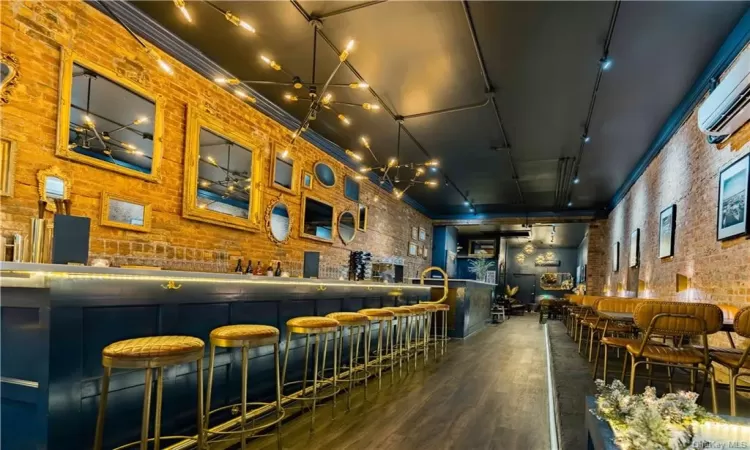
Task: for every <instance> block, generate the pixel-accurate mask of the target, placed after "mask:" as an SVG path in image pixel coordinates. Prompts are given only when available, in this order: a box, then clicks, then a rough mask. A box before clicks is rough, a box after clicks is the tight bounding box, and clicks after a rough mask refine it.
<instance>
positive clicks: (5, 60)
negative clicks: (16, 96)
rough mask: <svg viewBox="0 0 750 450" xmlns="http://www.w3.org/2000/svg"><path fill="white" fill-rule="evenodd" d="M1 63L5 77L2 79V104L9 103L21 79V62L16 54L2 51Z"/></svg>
mask: <svg viewBox="0 0 750 450" xmlns="http://www.w3.org/2000/svg"><path fill="white" fill-rule="evenodd" d="M0 65H1V66H2V71H3V78H2V81H0V105H7V104H8V102H10V97H11V95H12V94H13V91H14V90H15V89H16V87H18V82H19V81H20V79H21V71H20V64H19V63H18V58H17V57H16V56H15V55H14V54H12V53H6V52H2V57H1V58H0Z"/></svg>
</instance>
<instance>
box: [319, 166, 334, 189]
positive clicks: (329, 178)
mask: <svg viewBox="0 0 750 450" xmlns="http://www.w3.org/2000/svg"><path fill="white" fill-rule="evenodd" d="M314 172H315V178H317V179H318V183H320V184H321V185H322V186H325V187H332V186H333V185H334V184H336V174H335V173H334V172H333V169H332V168H331V166H329V165H328V164H326V163H324V162H318V163H316V164H315V169H314Z"/></svg>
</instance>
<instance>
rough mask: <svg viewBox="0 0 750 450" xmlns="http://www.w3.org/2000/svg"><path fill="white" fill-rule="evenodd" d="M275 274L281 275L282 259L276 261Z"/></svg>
mask: <svg viewBox="0 0 750 450" xmlns="http://www.w3.org/2000/svg"><path fill="white" fill-rule="evenodd" d="M273 276H275V277H280V276H281V261H279V262H277V263H276V271H275V272H274V273H273Z"/></svg>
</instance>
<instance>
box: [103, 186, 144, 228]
mask: <svg viewBox="0 0 750 450" xmlns="http://www.w3.org/2000/svg"><path fill="white" fill-rule="evenodd" d="M99 224H100V225H102V226H106V227H115V228H122V229H125V230H132V231H145V232H147V231H151V205H148V204H144V203H140V202H138V201H136V200H133V199H130V198H127V197H122V196H119V195H115V194H109V193H107V192H102V196H101V204H100V212H99Z"/></svg>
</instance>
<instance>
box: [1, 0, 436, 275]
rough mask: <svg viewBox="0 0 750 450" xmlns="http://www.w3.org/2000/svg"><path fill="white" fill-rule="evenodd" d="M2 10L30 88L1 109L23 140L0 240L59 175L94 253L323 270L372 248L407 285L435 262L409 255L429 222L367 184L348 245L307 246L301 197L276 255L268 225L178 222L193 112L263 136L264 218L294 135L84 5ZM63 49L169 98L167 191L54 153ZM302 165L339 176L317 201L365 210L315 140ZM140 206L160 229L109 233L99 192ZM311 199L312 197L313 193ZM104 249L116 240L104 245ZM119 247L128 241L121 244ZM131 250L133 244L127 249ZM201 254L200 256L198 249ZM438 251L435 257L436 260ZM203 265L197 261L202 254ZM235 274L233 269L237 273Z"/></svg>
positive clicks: (292, 199)
mask: <svg viewBox="0 0 750 450" xmlns="http://www.w3.org/2000/svg"><path fill="white" fill-rule="evenodd" d="M0 7H1V8H2V9H1V10H0V12H1V14H0V16H1V17H0V20H2V34H1V35H0V46H1V47H2V50H3V51H4V52H9V53H13V54H15V55H16V56H17V57H18V59H19V62H20V66H21V68H20V72H21V77H22V78H21V81H20V85H19V86H18V87H17V88H16V90H15V92H14V95H13V97H12V99H11V102H10V104H8V105H6V106H3V107H2V108H1V109H0V114H2V117H1V118H0V128H1V129H2V137H3V138H8V139H11V140H14V141H16V142H17V146H18V154H17V160H16V171H15V194H14V197H12V198H8V197H3V198H2V200H0V201H2V211H1V213H2V216H1V219H2V226H1V229H2V233H3V235H7V234H9V233H13V232H21V233H23V234H26V235H28V232H29V218H30V217H32V216H34V215H35V214H36V208H37V206H36V204H37V200H38V194H37V178H36V174H37V172H38V171H39V170H41V169H46V168H48V167H50V166H59V167H60V168H61V169H62V170H63V172H64V173H66V174H67V175H68V176H69V177H70V178H71V180H72V196H71V197H72V201H73V214H75V215H81V216H88V217H90V218H92V228H91V234H92V248H91V251H92V252H93V253H97V254H98V253H108V254H111V253H113V252H119V253H122V252H123V247H127V248H128V251H135V252H141V251H142V252H144V253H147V252H149V251H152V250H154V248H155V247H156V246H160V247H159V248H163V249H164V252H165V254H166V252H169V254H168V255H167V256H168V257H169V256H171V255H172V254H174V256H175V257H177V256H179V255H177V254H176V252H178V251H179V249H178V250H175V247H177V248H179V247H183V246H184V247H189V248H191V249H202V250H203V252H204V253H205V255H204V256H203V258H204V259H206V260H210V259H211V258H213V257H214V256H215V253H214V251H216V250H227V251H229V255H230V257H231V258H232V259H236V258H237V257H239V256H243V257H245V258H248V257H249V258H251V259H252V260H253V261H256V260H258V259H259V258H260V259H262V260H263V261H264V263H267V262H268V261H269V260H271V259H274V260H283V261H302V255H303V252H304V251H305V250H308V251H320V252H321V259H322V262H323V263H325V264H327V265H329V266H336V265H339V264H346V263H347V261H348V254H349V251H350V250H368V251H371V252H372V253H373V254H374V255H376V256H383V257H389V256H400V257H403V258H404V260H405V266H406V267H405V275H406V276H413V275H415V274H416V273H417V271H418V270H420V269H421V268H423V267H426V266H427V265H428V263H429V259H423V258H421V257H408V256H407V250H408V242H409V239H410V227H411V226H421V227H424V228H426V229H427V230H428V231H427V235H428V236H427V237H428V240H427V241H426V242H424V244H425V245H426V246H427V247H428V248H431V245H432V224H431V221H430V220H429V219H428V218H427V217H425V216H424V215H422V214H420V213H419V212H417V211H416V210H414V209H413V208H411V207H409V206H407V205H405V204H404V203H403V202H400V201H398V200H396V199H395V198H393V197H392V196H391V195H389V194H387V193H386V192H384V191H382V190H381V189H379V188H378V187H376V186H375V185H374V184H372V183H370V182H362V184H361V194H360V197H361V200H360V201H361V202H362V203H364V204H366V205H367V206H368V207H369V217H368V227H367V231H366V232H364V233H362V232H357V235H356V238H355V240H354V241H353V242H352V243H351V244H350V245H348V246H345V245H343V244H342V243H341V241H340V240H339V239H338V238H337V237H336V239H335V241H334V243H333V244H324V243H319V242H316V241H312V240H308V239H301V238H299V209H300V208H299V205H300V200H301V193H302V192H304V190H303V189H300V192H299V193H298V194H297V195H290V194H286V193H285V194H283V198H284V200H285V202H287V204H289V206H290V209H291V210H292V212H293V214H294V218H293V219H294V223H293V224H292V231H291V240H290V242H289V243H288V244H286V245H276V244H274V243H272V242H271V241H270V240H269V238H268V237H267V234H266V230H265V224H263V229H262V230H261V231H260V232H258V233H250V232H246V231H238V230H234V229H230V228H226V227H221V226H216V225H211V224H206V223H202V222H195V221H191V220H187V219H184V218H183V217H181V213H182V211H181V210H182V194H183V155H184V151H185V128H186V110H187V105H188V104H190V105H194V106H198V107H201V108H210V110H211V111H214V112H215V114H214V115H215V116H216V117H218V118H219V119H220V120H222V121H225V122H227V123H229V124H231V125H232V126H236V127H238V128H240V129H242V130H243V131H244V132H246V133H248V134H252V135H255V136H257V137H258V138H259V139H260V140H262V141H263V142H264V143H265V145H264V146H263V148H260V149H256V150H257V151H261V152H262V162H263V168H262V173H263V180H262V186H263V188H262V211H265V208H266V207H267V206H268V205H269V204H270V203H271V202H273V201H274V200H275V199H276V198H277V197H279V195H280V194H281V192H280V191H277V190H275V189H273V188H271V187H269V186H268V178H269V171H270V170H269V167H270V166H269V164H270V158H271V150H270V148H271V144H272V143H277V144H281V143H283V142H287V140H288V138H289V135H290V131H289V130H288V129H286V128H285V127H283V126H282V125H280V124H278V123H277V122H275V121H273V120H272V119H271V118H269V117H267V116H265V115H264V114H262V113H260V112H259V111H257V110H256V109H254V108H253V107H252V106H249V105H246V104H244V103H243V102H242V101H241V100H239V99H238V98H236V97H235V96H233V95H232V94H230V93H228V92H227V91H225V90H223V89H222V88H220V87H218V86H216V85H215V84H214V83H212V82H211V81H209V80H207V79H205V78H203V77H202V76H200V75H198V74H197V73H195V72H193V71H192V70H190V69H189V68H187V67H185V66H183V65H182V64H180V63H178V62H177V61H176V60H173V59H172V58H170V57H169V56H166V55H162V56H163V57H164V58H165V61H167V62H168V63H169V64H170V65H171V66H172V67H173V68H174V71H175V74H174V75H173V76H169V75H166V74H164V73H162V72H160V71H159V69H158V68H157V67H156V65H155V64H154V62H153V61H151V60H150V59H149V58H148V57H147V56H146V55H145V54H144V53H143V52H142V51H141V50H140V47H139V46H138V45H137V44H136V42H135V41H134V40H133V38H132V37H130V36H129V35H128V34H127V32H126V31H125V30H124V29H123V28H122V27H120V26H119V25H118V24H117V23H116V22H114V21H112V20H111V19H109V18H108V17H106V16H105V15H103V14H101V13H100V12H98V11H97V10H95V9H94V8H92V7H90V6H88V5H86V4H84V3H83V2H78V1H70V2H62V1H56V2H29V1H26V2H24V1H3V2H2V4H1V6H0ZM60 46H62V47H65V48H68V49H71V50H73V51H74V52H76V53H79V54H81V55H82V56H84V57H85V58H87V59H89V60H92V61H94V62H96V63H98V64H100V65H103V66H105V67H108V68H110V69H111V70H114V71H116V72H118V73H119V74H124V75H126V76H128V77H130V78H131V79H132V80H133V81H134V82H137V83H139V84H140V85H142V86H144V87H145V88H146V89H147V90H149V91H151V92H152V93H154V94H161V95H163V96H164V98H165V99H166V112H165V127H164V146H163V148H164V152H163V153H164V156H163V161H162V169H161V170H162V179H163V181H162V182H161V183H159V184H156V183H149V182H145V181H142V180H140V179H137V178H133V177H128V176H125V175H121V174H118V173H115V172H111V171H107V170H102V169H99V168H96V167H92V166H89V165H86V164H81V163H76V162H72V161H67V160H64V159H61V158H58V157H55V155H54V148H55V145H56V130H57V112H58V90H59V86H58V84H59V79H58V77H59V70H60ZM293 156H294V158H295V162H296V163H297V164H301V167H302V169H304V170H307V171H309V172H312V168H313V164H314V163H315V162H317V161H321V160H322V161H325V162H327V163H329V164H330V165H331V166H332V167H334V169H335V171H336V174H337V182H336V186H335V187H334V188H332V189H325V188H321V187H320V186H316V187H315V188H314V190H313V192H312V195H314V196H316V197H318V198H321V199H322V200H324V201H327V202H329V203H332V204H334V205H335V208H336V210H337V212H341V211H343V210H349V211H352V212H353V213H354V214H355V215H356V212H357V204H356V203H355V202H352V201H350V200H348V199H346V198H345V197H344V195H343V191H344V188H343V180H344V175H345V174H349V175H351V176H353V175H355V172H354V171H353V170H351V169H350V168H348V167H346V166H344V165H343V164H341V163H339V162H337V161H336V160H335V159H334V158H332V157H331V156H329V155H327V154H326V153H324V152H323V151H321V150H319V149H317V148H316V147H314V146H313V145H311V144H309V143H307V142H304V141H303V142H300V143H299V144H298V145H296V148H295V149H294V151H293ZM102 191H107V192H110V193H113V194H121V195H127V196H130V197H135V198H137V199H139V200H142V201H144V202H148V203H150V204H151V205H152V206H153V220H152V222H153V223H152V230H151V232H150V233H139V232H133V231H126V230H120V229H117V228H109V227H102V226H100V225H99V224H98V216H99V207H100V205H99V203H100V197H99V196H100V193H101V192H102ZM308 192H309V191H308ZM104 239H112V240H117V241H120V245H119V247H118V245H117V243H113V242H112V241H110V242H109V244H108V245H107V246H106V247H107V248H103V247H105V246H104V244H103V242H104V241H103V240H104ZM122 243H127V244H128V245H127V246H124V245H123V244H122ZM131 243H134V244H135V245H134V246H133V245H130V244H131ZM190 252H191V253H193V252H194V251H193V250H190ZM428 253H431V252H428ZM194 256H195V255H194ZM230 264H231V263H230Z"/></svg>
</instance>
